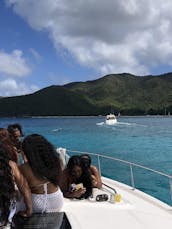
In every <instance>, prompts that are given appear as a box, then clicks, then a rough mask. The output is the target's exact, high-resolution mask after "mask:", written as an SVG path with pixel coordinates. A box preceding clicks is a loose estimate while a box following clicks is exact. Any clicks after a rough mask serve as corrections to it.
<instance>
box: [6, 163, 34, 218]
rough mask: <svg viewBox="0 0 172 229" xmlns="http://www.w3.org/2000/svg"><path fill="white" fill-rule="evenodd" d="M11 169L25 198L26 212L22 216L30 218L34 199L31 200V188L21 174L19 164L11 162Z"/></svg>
mask: <svg viewBox="0 0 172 229" xmlns="http://www.w3.org/2000/svg"><path fill="white" fill-rule="evenodd" d="M9 164H10V167H11V169H12V171H13V174H14V179H15V182H16V185H17V187H18V189H19V191H20V192H21V194H22V195H23V197H24V201H25V204H26V210H25V211H23V212H20V214H21V215H22V216H24V217H29V216H30V215H31V214H32V199H31V192H30V188H29V186H28V183H27V180H26V179H25V177H24V176H23V175H22V173H21V172H20V170H19V168H18V166H17V164H16V163H15V162H13V161H9Z"/></svg>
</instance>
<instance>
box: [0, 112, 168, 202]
mask: <svg viewBox="0 0 172 229" xmlns="http://www.w3.org/2000/svg"><path fill="white" fill-rule="evenodd" d="M16 122H18V123H20V124H21V125H22V127H23V131H24V134H25V135H28V134H31V133H39V134H42V135H44V136H45V137H47V138H48V139H49V140H50V141H51V142H52V143H53V144H54V145H55V146H56V147H64V148H67V149H70V150H79V151H84V152H90V153H99V154H103V155H108V156H113V157H116V158H120V159H124V160H127V161H132V162H134V163H138V164H141V165H144V166H147V167H150V168H152V169H155V170H159V171H161V172H163V173H166V174H169V175H171V174H172V118H171V117H160V116H157V117H119V118H118V123H117V124H116V125H114V126H107V125H105V124H104V117H60V118H59V117H58V118H48V117H47V118H41V117H40V118H0V127H7V125H9V124H11V123H16ZM93 163H94V164H96V163H97V162H96V158H93ZM101 169H102V174H103V175H106V176H108V177H111V178H115V179H117V180H120V181H123V182H125V183H127V184H129V185H131V181H130V167H129V166H128V165H125V164H122V163H119V162H112V161H110V160H107V159H104V160H101ZM133 173H134V180H135V186H136V187H137V188H140V189H141V190H143V191H145V192H147V193H149V194H151V195H153V196H155V197H157V198H159V199H161V200H163V201H165V202H166V203H168V204H172V201H171V198H170V185H169V179H167V178H165V177H162V176H160V175H154V174H153V173H152V172H146V171H145V170H143V169H140V168H136V167H134V168H133Z"/></svg>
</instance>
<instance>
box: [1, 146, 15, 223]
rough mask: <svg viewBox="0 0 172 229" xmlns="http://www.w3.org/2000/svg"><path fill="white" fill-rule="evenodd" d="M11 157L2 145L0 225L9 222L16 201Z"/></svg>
mask: <svg viewBox="0 0 172 229" xmlns="http://www.w3.org/2000/svg"><path fill="white" fill-rule="evenodd" d="M9 160H10V158H9V156H8V154H7V152H6V151H5V149H4V148H3V147H2V145H0V224H4V225H5V224H6V223H7V222H8V216H9V213H10V206H11V205H12V203H13V202H14V200H15V187H14V178H13V174H12V171H11V167H10V165H9Z"/></svg>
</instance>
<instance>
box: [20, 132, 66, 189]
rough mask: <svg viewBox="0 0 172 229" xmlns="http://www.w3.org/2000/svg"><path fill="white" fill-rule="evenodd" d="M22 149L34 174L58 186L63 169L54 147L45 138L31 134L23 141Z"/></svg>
mask: <svg viewBox="0 0 172 229" xmlns="http://www.w3.org/2000/svg"><path fill="white" fill-rule="evenodd" d="M22 147H23V150H24V153H25V155H26V157H27V159H28V163H29V165H30V167H31V169H32V172H33V174H34V175H35V176H36V177H38V178H39V179H47V180H49V181H50V182H52V183H53V184H55V185H58V184H59V180H60V176H61V172H62V168H61V161H60V157H59V155H58V154H57V153H56V151H55V148H54V147H53V145H52V144H51V143H50V142H49V141H48V140H47V139H46V138H44V137H43V136H41V135H39V134H31V135H28V136H27V137H26V138H25V139H24V140H23V143H22Z"/></svg>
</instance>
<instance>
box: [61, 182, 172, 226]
mask: <svg viewBox="0 0 172 229" xmlns="http://www.w3.org/2000/svg"><path fill="white" fill-rule="evenodd" d="M103 183H105V184H107V185H109V186H111V187H113V188H115V189H116V191H117V192H118V193H119V194H120V195H121V197H122V199H121V201H120V202H118V203H117V202H116V203H110V202H109V201H105V202H96V201H95V199H94V198H93V199H91V200H71V199H65V204H64V207H63V209H62V211H65V212H66V214H67V216H68V219H69V221H70V223H71V226H72V229H105V228H107V229H111V228H112V229H114V228H117V229H125V228H129V229H130V228H131V229H171V228H172V207H170V206H169V205H167V204H165V203H163V202H161V201H159V200H157V199H155V198H153V197H151V196H149V195H147V194H145V193H143V192H141V191H139V190H134V191H133V190H132V188H131V187H129V186H127V185H124V184H122V183H119V182H116V181H114V180H111V179H108V178H103ZM99 193H100V194H101V193H107V194H108V192H106V191H102V190H94V195H93V196H94V197H95V196H96V194H99Z"/></svg>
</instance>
